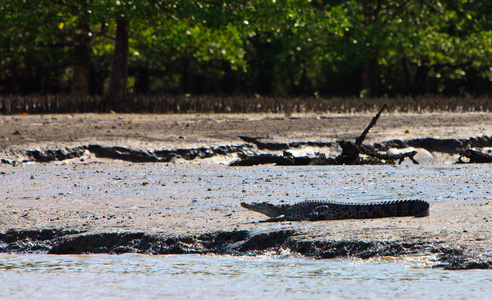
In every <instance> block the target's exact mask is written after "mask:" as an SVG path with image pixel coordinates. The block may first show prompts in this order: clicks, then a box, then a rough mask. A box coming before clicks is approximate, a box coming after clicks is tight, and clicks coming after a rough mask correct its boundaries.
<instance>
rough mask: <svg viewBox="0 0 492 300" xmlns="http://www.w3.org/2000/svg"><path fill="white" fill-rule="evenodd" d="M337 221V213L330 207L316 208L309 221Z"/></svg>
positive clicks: (321, 206)
mask: <svg viewBox="0 0 492 300" xmlns="http://www.w3.org/2000/svg"><path fill="white" fill-rule="evenodd" d="M333 219H336V215H335V212H334V211H333V209H331V208H330V207H329V206H328V205H320V206H316V207H315V208H314V209H313V211H312V212H311V214H310V215H309V221H319V220H333Z"/></svg>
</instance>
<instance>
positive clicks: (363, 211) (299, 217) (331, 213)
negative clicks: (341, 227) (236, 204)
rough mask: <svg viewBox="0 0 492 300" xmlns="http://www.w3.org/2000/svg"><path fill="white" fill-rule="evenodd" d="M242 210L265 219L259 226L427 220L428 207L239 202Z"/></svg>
mask: <svg viewBox="0 0 492 300" xmlns="http://www.w3.org/2000/svg"><path fill="white" fill-rule="evenodd" d="M241 206H242V207H244V208H247V209H249V210H252V211H256V212H259V213H262V214H264V215H267V216H268V217H270V219H267V220H263V221H260V222H279V221H304V220H309V221H319V220H340V219H371V218H388V217H404V216H415V217H426V216H428V215H429V206H430V205H429V203H428V202H426V201H423V200H394V201H380V202H370V203H350V202H334V201H318V200H306V201H302V202H299V203H296V204H294V205H290V204H272V203H268V202H254V203H245V202H241Z"/></svg>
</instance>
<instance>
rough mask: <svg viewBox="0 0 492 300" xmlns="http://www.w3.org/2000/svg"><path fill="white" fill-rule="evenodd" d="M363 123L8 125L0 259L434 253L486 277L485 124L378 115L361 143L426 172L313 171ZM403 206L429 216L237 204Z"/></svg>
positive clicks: (209, 120)
mask: <svg viewBox="0 0 492 300" xmlns="http://www.w3.org/2000/svg"><path fill="white" fill-rule="evenodd" d="M370 118H371V115H362V116H311V115H306V116H300V117H295V118H287V117H281V116H273V117H272V116H268V115H262V116H223V115H218V116H208V115H207V116H198V115H197V116H188V115H182V116H174V115H170V116H135V115H121V116H113V115H109V116H108V115H74V116H62V115H56V116H28V117H25V118H24V117H16V116H9V117H2V118H0V119H1V122H2V125H1V127H0V159H1V160H2V164H0V180H1V181H2V188H1V189H0V197H1V200H2V201H3V202H2V206H1V207H0V214H1V215H2V217H1V218H0V252H6V253H33V252H41V253H51V254H69V253H70V254H75V253H112V254H119V253H147V254H180V253H217V254H226V253H227V254H232V255H261V254H263V253H271V252H274V253H275V252H279V253H280V252H282V251H290V252H292V253H299V254H302V255H305V256H310V257H315V258H319V259H328V258H334V257H360V258H371V257H379V256H401V255H406V254H415V253H425V254H428V253H432V254H435V257H436V261H435V262H434V267H438V268H446V269H491V268H492V252H491V251H492V250H491V249H492V230H491V229H490V228H491V227H490V222H491V221H492V219H490V216H491V215H492V202H490V180H488V179H487V174H488V169H487V166H486V165H477V164H476V163H479V162H485V163H487V162H489V161H488V160H487V159H488V156H489V154H490V152H489V150H488V148H490V147H492V132H491V128H492V127H491V124H492V115H491V114H470V115H467V114H459V115H445V114H444V115H441V114H432V115H396V116H395V115H382V117H381V119H380V120H379V123H378V125H377V126H376V127H374V128H373V129H372V130H371V132H370V133H369V134H368V136H367V141H365V142H364V144H365V145H368V146H370V147H371V148H372V149H374V150H375V151H380V152H388V153H395V154H398V153H401V152H398V150H401V151H403V152H408V151H414V150H415V151H417V154H416V155H415V157H414V159H415V160H416V161H418V162H419V163H420V165H414V164H413V163H412V162H410V161H407V159H405V161H404V163H403V164H402V165H398V163H396V165H391V166H386V165H385V166H369V165H366V166H324V165H323V164H318V165H316V166H314V165H315V164H313V161H320V159H321V158H322V159H336V158H337V157H338V156H340V154H341V153H342V147H341V145H340V142H339V141H341V140H344V141H354V140H355V139H356V138H357V137H358V136H359V135H360V132H361V131H362V130H363V129H364V128H365V126H366V125H367V124H368V122H369V120H370ZM251 158H253V160H252V162H253V163H250V164H247V163H245V162H246V161H247V160H249V159H251ZM258 158H259V159H260V160H261V161H254V160H255V159H258ZM457 162H458V163H467V164H455V163H457ZM271 164H276V165H277V166H271ZM240 165H244V166H253V165H257V166H256V167H245V168H237V167H235V166H240ZM408 198H411V199H422V200H425V201H428V202H429V203H430V204H431V208H430V211H431V213H430V216H429V217H425V218H386V219H370V220H346V221H342V222H325V221H323V222H292V223H287V224H283V223H282V224H277V225H271V224H270V225H265V224H263V223H255V222H257V221H259V220H261V218H263V217H262V216H260V215H259V214H255V213H253V212H251V211H246V210H244V209H242V208H241V207H240V205H239V204H240V202H242V201H247V202H257V201H267V202H272V203H282V202H284V201H285V203H296V202H299V201H301V200H309V199H321V200H323V199H327V200H339V201H371V200H397V199H408Z"/></svg>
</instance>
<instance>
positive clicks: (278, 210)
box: [241, 202, 290, 218]
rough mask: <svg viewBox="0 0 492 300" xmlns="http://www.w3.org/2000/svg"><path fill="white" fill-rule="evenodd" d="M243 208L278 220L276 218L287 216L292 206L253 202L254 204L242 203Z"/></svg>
mask: <svg viewBox="0 0 492 300" xmlns="http://www.w3.org/2000/svg"><path fill="white" fill-rule="evenodd" d="M241 206H242V207H244V208H247V209H249V210H252V211H256V212H259V213H261V214H264V215H266V216H268V217H270V218H276V217H279V216H282V215H284V214H285V212H286V211H287V210H288V209H290V205H288V204H283V205H275V204H271V203H268V202H261V203H260V202H253V203H246V202H241Z"/></svg>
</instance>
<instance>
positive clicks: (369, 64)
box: [362, 55, 379, 97]
mask: <svg viewBox="0 0 492 300" xmlns="http://www.w3.org/2000/svg"><path fill="white" fill-rule="evenodd" d="M378 61H379V60H378V57H377V55H376V56H375V57H370V58H367V59H366V64H365V71H364V76H363V79H362V88H363V92H362V94H363V96H366V97H374V96H376V95H377V94H378V87H379V62H378Z"/></svg>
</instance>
